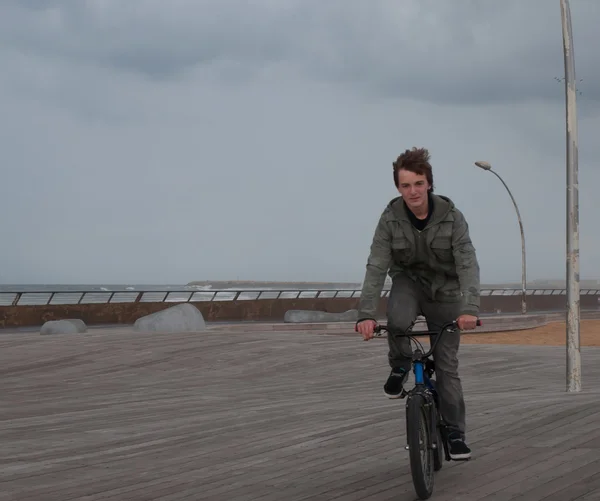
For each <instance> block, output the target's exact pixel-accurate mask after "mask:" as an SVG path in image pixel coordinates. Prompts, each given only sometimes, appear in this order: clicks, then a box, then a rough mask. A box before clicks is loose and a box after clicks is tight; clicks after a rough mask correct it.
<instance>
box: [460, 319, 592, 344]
mask: <svg viewBox="0 0 600 501" xmlns="http://www.w3.org/2000/svg"><path fill="white" fill-rule="evenodd" d="M566 338H567V327H566V324H565V322H552V323H549V324H547V325H545V326H543V327H537V328H535V329H527V330H522V331H512V332H510V331H509V332H490V333H489V334H487V333H480V334H465V333H463V334H462V336H461V344H529V345H546V346H566ZM580 344H581V346H600V320H581V323H580Z"/></svg>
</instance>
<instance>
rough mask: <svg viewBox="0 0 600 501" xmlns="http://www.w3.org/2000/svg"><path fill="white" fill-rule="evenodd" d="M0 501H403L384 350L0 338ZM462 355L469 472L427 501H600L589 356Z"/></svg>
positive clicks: (464, 351) (288, 337) (242, 338)
mask: <svg viewBox="0 0 600 501" xmlns="http://www.w3.org/2000/svg"><path fill="white" fill-rule="evenodd" d="M0 362H1V363H0V376H1V377H0V395H1V396H2V397H1V398H2V405H1V406H0V443H1V444H2V455H1V456H0V500H19V501H21V500H42V499H43V500H44V501H51V500H60V501H65V500H70V499H73V500H75V499H78V500H79V499H81V500H83V499H85V500H86V501H94V500H100V499H102V500H107V499H118V500H150V499H152V500H155V499H156V500H158V499H160V500H162V501H167V500H169V501H175V500H184V499H185V500H189V501H196V500H205V499H206V500H227V501H233V500H239V501H242V500H247V501H250V500H251V501H255V500H256V501H258V500H260V501H284V500H285V501H292V500H301V499H305V500H336V501H351V500H354V501H357V500H373V501H375V500H377V501H383V500H399V501H403V500H413V499H415V495H414V491H413V487H412V483H411V478H410V470H409V465H408V454H407V452H406V451H405V450H404V445H405V423H404V401H390V400H387V399H386V398H385V397H384V396H383V393H382V385H383V382H384V381H385V378H386V377H387V374H388V368H387V365H386V344H385V340H383V339H379V340H374V341H372V342H370V343H365V342H363V341H362V340H359V339H358V338H357V337H346V336H335V335H320V334H317V333H315V332H306V333H304V332H286V333H277V332H269V333H267V334H261V333H257V332H250V333H239V332H237V333H230V334H227V333H223V332H219V333H203V334H185V335H184V334H178V335H152V336H150V335H140V334H133V333H128V332H120V331H115V330H111V331H102V330H97V331H93V332H92V333H90V334H85V335H81V336H56V337H40V336H39V335H37V334H11V335H6V336H2V337H1V338H0ZM583 364H584V365H583V383H584V390H585V391H584V392H583V393H581V394H578V395H570V394H567V393H565V391H564V389H565V349H564V348H553V347H535V346H527V347H525V346H497V345H496V346H488V345H475V346H474V345H470V346H468V345H465V346H463V347H462V348H461V372H462V377H463V385H464V388H465V392H466V397H467V410H468V426H469V429H468V439H469V443H470V445H471V447H472V448H473V453H474V458H473V460H472V461H470V462H468V463H445V464H444V468H443V469H442V471H441V472H439V473H438V475H437V476H436V486H435V493H434V496H433V497H432V499H433V500H436V501H442V500H444V501H454V500H457V499H460V500H463V501H471V500H473V501H474V500H481V501H483V500H485V501H492V500H493V501H499V500H521V501H533V500H545V501H574V500H584V499H585V500H589V501H591V500H600V389H598V386H597V382H598V376H599V375H600V350H598V349H595V348H586V349H585V350H584V351H583Z"/></svg>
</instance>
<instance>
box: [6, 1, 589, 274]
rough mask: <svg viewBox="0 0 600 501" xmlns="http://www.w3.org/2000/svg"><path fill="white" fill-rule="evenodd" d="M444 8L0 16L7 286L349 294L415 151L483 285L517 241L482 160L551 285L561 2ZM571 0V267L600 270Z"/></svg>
mask: <svg viewBox="0 0 600 501" xmlns="http://www.w3.org/2000/svg"><path fill="white" fill-rule="evenodd" d="M455 4H458V2H453V3H450V2H436V3H434V2H432V1H429V2H424V1H420V2H408V1H407V2H404V3H403V4H402V6H403V9H402V10H401V9H399V8H398V2H391V1H390V2H371V3H368V2H362V1H361V2H358V1H357V2H352V1H349V2H341V1H328V2H318V1H316V0H302V1H299V0H298V1H290V2H284V1H283V0H272V1H271V2H267V1H263V2H260V3H258V2H253V6H254V7H253V8H249V7H248V2H242V1H241V0H240V1H239V2H231V1H220V2H199V1H198V2H182V1H178V0H171V1H170V2H136V1H134V0H130V1H127V2H124V1H120V0H119V1H117V0H114V1H107V0H104V1H102V2H99V1H98V2H92V1H86V2H84V1H83V0H73V1H72V2H67V1H64V2H58V1H54V2H50V1H48V2H43V3H42V2H33V1H30V2H27V3H25V2H22V1H13V2H6V1H5V2H2V3H1V4H0V42H1V43H0V47H1V48H0V56H2V58H3V71H2V72H1V73H0V107H1V108H2V110H3V118H4V120H3V121H2V122H0V152H1V153H0V154H1V155H2V165H3V166H4V170H3V174H4V177H3V183H1V184H0V211H1V212H2V213H3V214H8V215H9V216H10V217H6V218H5V221H4V223H3V246H2V249H0V268H1V269H2V270H4V271H3V272H2V273H3V274H2V275H0V281H2V282H7V281H9V282H11V281H12V282H15V281H17V282H18V281H26V282H79V283H81V282H105V283H106V282H112V283H118V282H130V283H131V282H138V283H160V282H169V283H173V282H187V281H189V280H192V279H235V278H240V279H281V280H294V279H295V280H360V279H361V278H362V273H363V270H364V262H365V259H366V254H367V252H368V245H369V243H370V242H369V240H370V236H371V235H372V231H373V229H374V224H375V222H376V220H377V218H378V216H379V214H380V212H381V210H382V209H383V206H384V205H385V204H386V203H387V201H388V200H389V199H390V198H392V197H393V196H395V194H396V192H395V191H394V187H393V185H392V183H391V163H392V161H393V159H394V158H395V157H396V156H397V155H398V154H399V153H400V152H401V151H402V150H403V149H405V148H408V147H411V146H413V145H419V146H421V145H423V146H427V147H429V148H430V149H431V152H432V157H433V162H434V168H435V176H436V184H437V186H438V190H439V192H441V193H444V194H446V195H448V196H450V197H451V198H453V199H454V200H455V201H456V203H457V204H458V206H459V207H460V208H461V209H462V210H463V211H464V212H465V214H466V215H467V218H468V220H469V222H470V225H471V230H472V234H473V238H474V241H475V243H476V247H477V249H478V251H479V256H480V260H481V263H482V275H483V279H484V280H487V281H499V280H519V277H520V243H519V234H518V227H517V225H516V219H515V217H514V214H513V212H512V206H511V205H510V200H509V199H508V196H507V194H506V193H505V191H504V188H503V187H502V186H501V185H500V183H498V180H497V179H495V178H493V177H492V176H489V175H487V174H485V173H483V172H481V171H479V170H477V169H475V168H474V166H473V161H474V160H477V159H485V160H489V161H491V162H492V163H493V164H494V166H495V168H496V169H497V170H498V171H499V172H500V173H501V174H502V176H503V177H504V179H505V180H506V182H507V183H508V184H509V186H510V187H511V190H513V192H514V194H515V196H516V198H517V200H518V201H519V204H520V206H521V211H522V214H523V217H524V220H525V227H526V232H527V238H528V255H529V257H530V259H529V268H528V270H529V273H530V275H529V276H530V277H531V278H540V277H541V278H543V277H546V278H548V277H552V278H554V277H559V278H560V277H563V276H564V243H563V242H564V206H565V204H564V194H565V190H564V178H565V176H564V105H563V103H562V99H563V94H562V93H563V88H562V86H561V85H560V84H558V83H557V82H556V81H554V80H553V77H554V76H555V75H556V74H557V73H558V75H559V76H560V72H561V71H562V54H561V50H562V46H561V44H562V42H561V32H560V25H559V23H558V20H559V19H558V16H559V10H558V2H557V3H556V5H554V4H552V5H550V4H549V3H546V2H544V3H543V4H542V3H535V2H527V4H526V5H527V7H523V6H521V3H517V2H483V1H481V2H461V3H460V5H459V7H457V6H456V5H455ZM572 4H573V14H574V22H575V28H576V32H578V33H579V35H578V38H577V39H576V51H577V53H576V57H577V67H578V76H579V77H583V78H584V82H583V84H584V85H583V91H584V95H583V96H581V98H580V100H579V109H580V170H581V174H580V180H581V210H582V212H581V221H582V227H581V231H582V237H581V238H582V240H581V241H582V276H585V277H598V278H600V275H599V274H598V263H599V262H600V250H599V249H600V240H599V237H598V234H597V232H596V231H595V227H594V225H593V223H594V218H595V214H596V212H597V200H596V193H595V186H597V185H598V183H600V172H599V171H598V170H597V169H596V161H597V158H598V156H600V145H599V144H598V142H597V140H596V135H597V132H596V131H597V130H598V127H599V126H600V123H599V117H598V114H597V113H596V111H595V101H594V100H595V99H597V97H595V94H594V92H596V91H595V90H594V89H595V88H596V87H597V86H595V85H592V83H594V78H595V77H594V72H595V71H597V67H598V65H597V64H596V60H595V59H594V58H596V57H597V56H596V55H595V54H594V53H593V48H594V47H596V46H597V45H598V44H597V35H595V31H591V30H590V25H591V23H592V22H593V21H594V16H593V14H594V12H595V10H594V9H596V10H597V7H596V5H598V4H596V3H594V2H582V1H581V0H580V1H578V2H572ZM141 5H143V6H144V8H143V9H141V8H140V6H141ZM540 6H542V7H540ZM535 8H537V9H539V10H538V11H535ZM534 20H537V21H539V22H540V23H541V24H538V25H537V27H536V26H534V25H533V21H534ZM593 28H594V29H595V27H593ZM583 40H585V41H586V43H583Z"/></svg>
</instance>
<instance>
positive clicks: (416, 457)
mask: <svg viewBox="0 0 600 501" xmlns="http://www.w3.org/2000/svg"><path fill="white" fill-rule="evenodd" d="M426 404H427V402H426V400H425V398H424V397H423V395H420V394H418V393H417V394H414V395H412V396H411V397H410V399H409V401H408V402H407V407H408V409H407V416H406V435H407V437H406V438H407V441H408V451H409V457H410V469H411V473H412V479H413V484H414V487H415V491H416V493H417V496H419V498H420V499H428V498H429V497H431V494H432V493H433V483H434V482H433V473H434V453H435V452H436V451H435V450H434V449H432V448H431V444H432V442H433V440H432V437H431V423H430V419H431V412H430V411H429V410H428V407H427V405H426Z"/></svg>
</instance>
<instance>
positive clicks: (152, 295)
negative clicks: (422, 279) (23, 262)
mask: <svg viewBox="0 0 600 501" xmlns="http://www.w3.org/2000/svg"><path fill="white" fill-rule="evenodd" d="M360 292H361V291H360V289H354V290H352V289H311V290H274V289H261V290H258V289H246V290H244V289H240V290H211V291H206V290H202V291H198V290H193V291H190V290H149V291H148V290H147V291H106V292H105V291H97V290H93V291H92V290H81V291H27V292H0V306H31V305H74V304H107V303H136V302H138V303H163V302H164V303H181V302H196V301H198V302H210V301H253V300H260V299H315V298H323V299H341V298H358V297H360ZM389 292H390V291H389V289H384V290H383V292H382V293H381V296H382V297H387V296H388V295H389ZM526 292H527V295H528V296H541V295H543V296H546V295H547V296H554V295H566V289H552V288H539V289H527V291H526ZM599 294H600V289H582V290H581V295H599ZM520 295H521V289H520V288H519V289H517V288H506V289H482V290H481V296H520Z"/></svg>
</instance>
